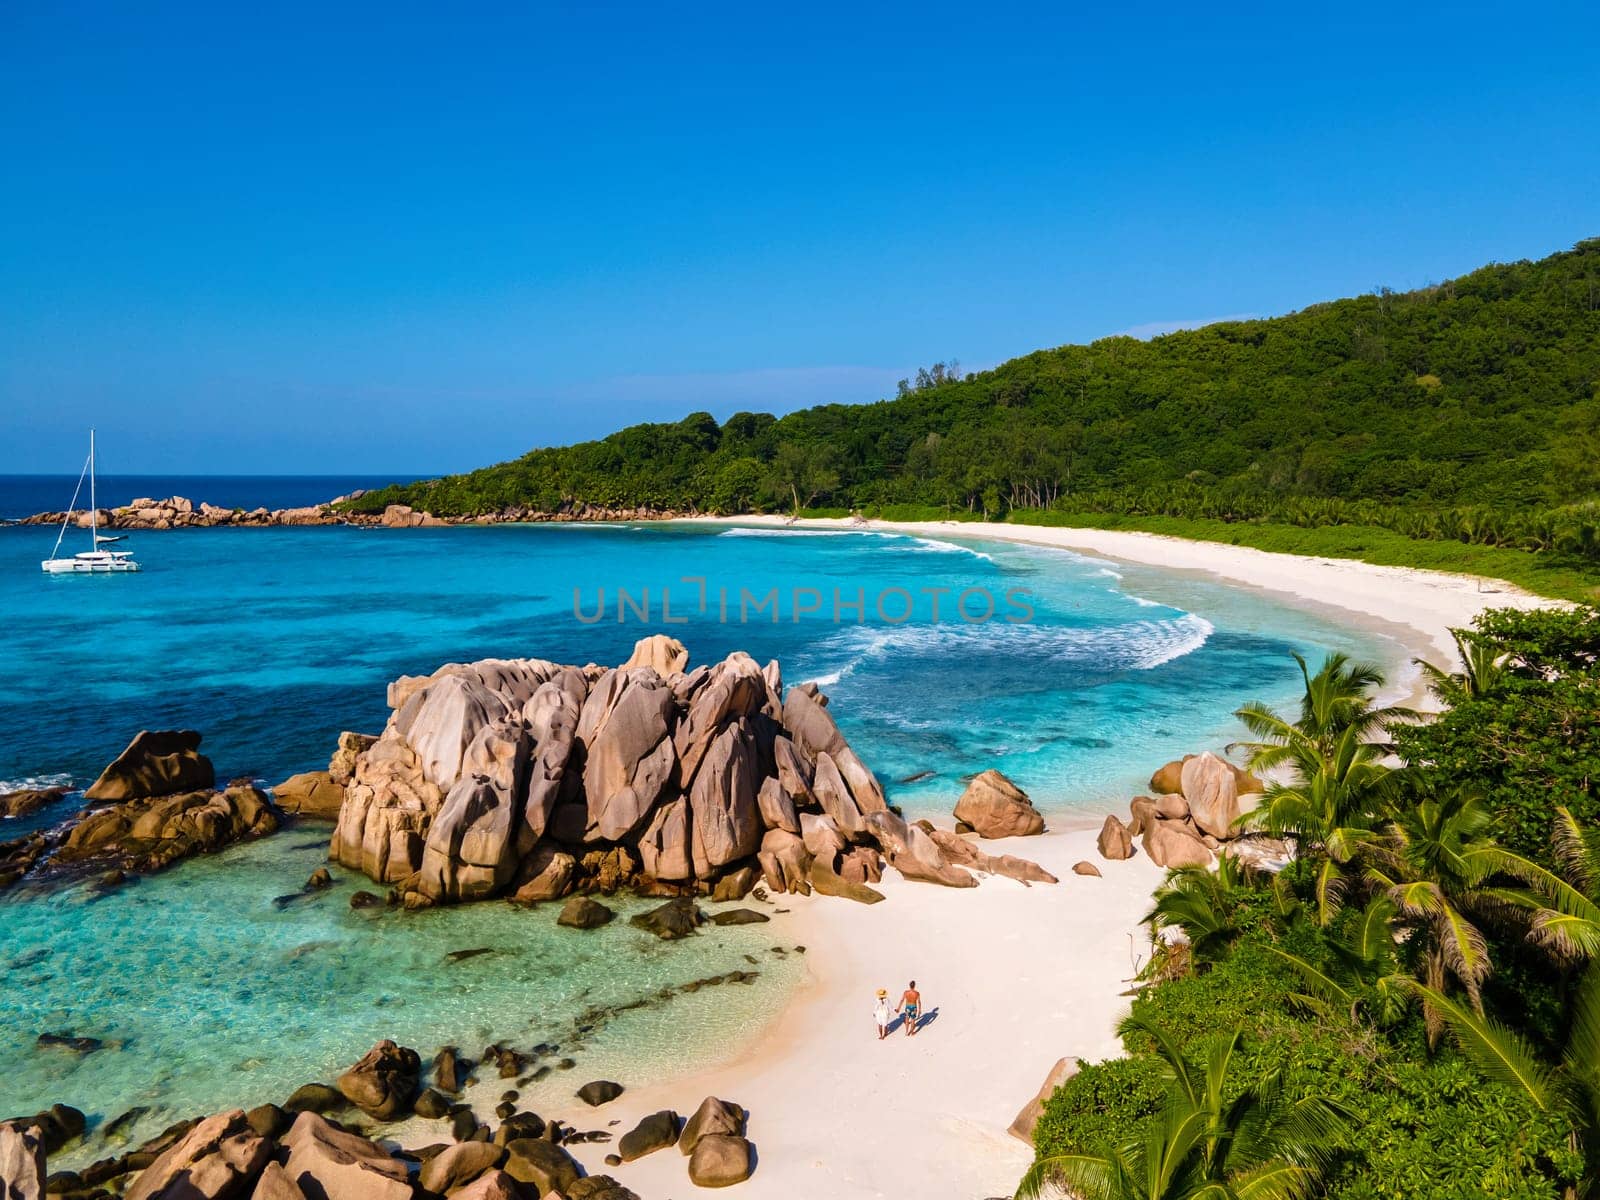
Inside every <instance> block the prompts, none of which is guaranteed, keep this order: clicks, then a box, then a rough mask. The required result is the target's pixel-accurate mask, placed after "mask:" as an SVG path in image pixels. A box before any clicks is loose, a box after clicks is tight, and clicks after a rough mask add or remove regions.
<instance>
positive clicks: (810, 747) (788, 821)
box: [279, 635, 1054, 908]
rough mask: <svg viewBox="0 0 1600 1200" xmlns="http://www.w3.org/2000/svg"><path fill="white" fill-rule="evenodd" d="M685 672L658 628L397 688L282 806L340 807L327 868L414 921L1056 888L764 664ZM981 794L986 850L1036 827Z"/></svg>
mask: <svg viewBox="0 0 1600 1200" xmlns="http://www.w3.org/2000/svg"><path fill="white" fill-rule="evenodd" d="M687 665H688V652H687V651H686V650H685V649H684V647H683V646H682V644H681V643H679V642H677V641H675V640H673V639H671V638H667V637H665V636H662V635H656V636H654V637H650V638H646V639H644V640H643V641H641V642H640V643H639V644H638V645H637V646H636V647H635V649H634V653H633V656H632V657H631V658H630V659H629V660H628V661H627V662H626V663H623V664H622V665H621V666H619V667H616V668H608V667H601V666H596V665H594V664H590V665H588V666H584V667H575V666H562V665H560V664H557V663H552V662H547V661H544V660H542V659H515V660H502V659H491V660H485V661H483V662H476V663H468V664H451V665H449V666H445V667H441V668H440V669H439V670H438V671H436V672H434V673H433V674H432V675H429V676H422V677H415V676H407V677H403V678H401V679H398V680H396V681H395V682H394V683H392V684H391V685H390V687H389V697H388V699H389V706H390V708H391V710H392V715H391V717H390V719H389V722H388V725H387V726H386V727H385V728H384V730H383V732H382V733H381V734H380V735H378V736H377V737H363V736H361V735H356V734H345V735H343V736H342V737H341V739H340V742H339V747H338V749H337V750H336V751H335V754H334V757H333V761H332V762H330V764H329V769H328V771H327V772H314V773H311V774H308V775H300V776H295V777H294V778H292V779H290V780H288V781H286V782H285V784H284V785H283V787H282V788H280V789H279V797H280V800H281V802H282V803H283V804H284V805H285V806H286V807H289V808H291V809H293V810H295V811H298V812H300V813H302V814H304V815H321V816H329V815H332V814H334V813H335V812H336V813H337V827H336V829H335V831H334V834H333V839H332V844H331V848H330V854H331V857H333V858H334V859H336V860H337V861H338V862H340V863H341V864H343V865H344V866H347V867H350V868H352V869H354V870H359V871H361V872H362V873H364V874H365V875H367V876H368V877H370V878H372V879H374V880H376V881H378V882H380V883H385V884H389V885H391V886H392V888H393V889H394V893H395V896H396V898H397V899H398V900H399V901H400V902H402V903H404V904H405V905H406V906H407V907H411V908H421V907H428V906H431V905H434V904H439V903H451V902H457V901H464V900H479V899H484V898H487V897H492V896H502V895H508V896H511V897H512V898H514V899H516V900H519V901H522V902H529V903H531V902H536V901H541V900H554V899H560V898H562V897H564V896H567V895H569V894H571V893H572V892H575V891H601V892H606V893H610V892H614V891H616V890H618V889H619V888H622V887H633V888H635V889H636V890H639V891H641V892H643V893H644V894H647V895H662V896H674V895H687V894H691V893H694V892H699V893H702V894H713V895H715V897H716V898H718V899H724V900H735V899H739V898H740V897H742V896H743V895H744V894H745V893H746V892H748V891H749V890H750V888H751V887H753V886H754V885H755V884H756V882H757V881H758V880H765V882H766V884H767V886H768V887H769V888H770V889H772V890H773V891H775V892H801V893H808V892H810V891H812V890H813V889H815V890H817V891H820V892H823V893H824V894H828V895H840V896H847V897H850V898H852V899H856V900H860V901H863V902H867V903H871V902H874V901H876V900H878V899H881V894H880V893H878V892H877V891H876V890H874V889H873V888H872V887H871V886H870V885H871V883H874V882H876V881H877V880H879V879H880V878H881V877H882V872H883V869H884V866H885V864H886V863H887V865H888V866H890V867H893V868H894V869H896V870H897V871H899V872H900V873H901V874H902V875H904V876H905V877H907V878H909V879H918V880H924V881H927V882H933V883H939V884H943V885H945V886H949V887H971V886H973V885H974V884H975V883H976V879H975V877H974V875H973V873H972V871H974V870H976V871H979V872H992V873H1001V874H1009V875H1012V876H1013V877H1015V878H1023V879H1026V880H1039V881H1044V882H1054V880H1053V878H1052V877H1050V876H1049V875H1048V874H1047V873H1045V872H1043V871H1041V870H1040V869H1039V868H1038V867H1036V866H1034V865H1033V864H1031V863H1024V862H1022V860H1019V859H1012V858H1010V856H1001V857H998V858H997V857H992V856H989V855H986V854H983V853H982V852H980V851H978V850H977V849H976V847H973V846H971V845H970V844H968V843H967V842H965V841H964V840H962V839H960V838H959V837H957V836H956V835H955V834H951V833H948V832H945V833H944V834H943V837H942V838H941V837H940V836H938V835H939V833H940V831H936V830H934V829H933V828H932V826H931V825H926V823H920V822H919V823H917V824H908V823H907V822H906V821H905V820H904V819H902V818H901V817H900V816H899V815H898V814H897V813H896V812H894V811H893V810H891V809H890V807H889V806H888V804H887V803H886V801H885V799H884V793H883V789H882V787H881V786H880V785H879V783H878V780H877V778H876V777H875V776H874V775H873V773H872V771H871V770H869V769H868V767H867V766H866V764H865V763H863V762H862V761H861V759H860V758H859V757H858V756H857V755H856V753H855V752H854V751H853V750H852V749H851V748H850V746H849V744H848V742H847V741H846V740H845V738H844V735H843V734H841V733H840V731H839V727H838V726H837V725H836V724H835V723H834V720H833V717H832V716H831V715H830V714H829V712H828V707H827V706H828V700H827V697H826V696H824V695H822V694H821V693H820V692H819V691H818V690H817V689H816V687H815V686H814V685H811V684H802V685H800V686H798V687H792V688H789V689H787V691H785V689H784V687H783V683H782V678H781V673H780V669H779V666H778V664H777V663H776V662H771V663H768V664H767V665H766V667H764V668H763V667H761V666H758V665H757V664H756V662H755V661H754V660H753V659H751V658H750V657H749V656H748V655H746V654H743V653H737V652H736V653H734V654H731V655H729V656H728V657H727V658H726V659H724V660H723V661H721V662H719V663H716V664H715V665H712V666H701V667H697V668H695V669H694V670H692V671H690V670H687V669H686V668H687ZM980 781H981V784H980ZM980 781H975V783H974V787H973V788H971V789H969V792H968V797H964V798H963V803H964V804H966V805H967V806H968V809H969V810H970V813H971V815H973V816H974V818H975V819H977V820H979V821H983V822H989V821H991V820H992V821H994V822H996V823H997V827H996V828H995V829H994V830H993V831H992V832H991V836H996V835H1000V834H1014V833H1023V832H1038V831H1039V830H1040V829H1042V828H1043V822H1042V821H1041V820H1039V819H1038V814H1037V813H1036V812H1035V811H1034V810H1033V808H1032V806H1031V805H1030V804H1028V803H1027V798H1026V796H1024V795H1022V794H1021V793H1020V791H1018V790H1017V789H1016V788H1015V787H1014V786H1013V785H1011V784H1010V782H1009V781H1008V780H1005V778H1004V777H1003V776H1000V775H998V774H997V773H995V772H987V773H985V775H984V776H981V777H980ZM969 797H970V800H969ZM336 801H337V804H336V803H335V802H336ZM968 868H970V870H969V869H968Z"/></svg>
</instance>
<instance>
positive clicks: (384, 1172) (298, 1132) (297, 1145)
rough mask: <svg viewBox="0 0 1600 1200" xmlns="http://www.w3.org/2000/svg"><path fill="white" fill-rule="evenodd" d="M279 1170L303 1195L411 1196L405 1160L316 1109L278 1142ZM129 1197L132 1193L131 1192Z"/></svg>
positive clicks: (404, 1199) (330, 1198) (351, 1198)
mask: <svg viewBox="0 0 1600 1200" xmlns="http://www.w3.org/2000/svg"><path fill="white" fill-rule="evenodd" d="M279 1157H280V1159H281V1161H282V1164H283V1170H284V1174H286V1175H287V1176H288V1177H289V1179H290V1180H291V1181H292V1182H293V1183H294V1184H295V1185H296V1186H297V1187H299V1188H300V1190H301V1191H302V1192H304V1193H305V1195H306V1196H307V1197H326V1200H411V1196H412V1190H411V1184H410V1182H409V1180H408V1172H407V1171H406V1167H405V1164H404V1163H402V1162H401V1161H399V1160H398V1159H395V1158H391V1157H389V1155H387V1154H385V1153H384V1152H383V1150H382V1149H380V1148H379V1147H378V1146H375V1145H374V1144H373V1143H372V1142H370V1141H368V1140H367V1139H366V1138H364V1137H360V1136H358V1135H357V1134H353V1133H346V1132H345V1131H344V1130H342V1129H337V1128H335V1127H334V1126H333V1125H330V1124H329V1123H328V1122H327V1121H325V1120H323V1118H321V1117H319V1116H317V1115H316V1114H315V1113H301V1114H300V1115H299V1116H298V1117H296V1118H295V1122H294V1124H293V1125H292V1126H291V1127H290V1129H289V1132H288V1133H287V1134H285V1135H284V1137H283V1141H282V1143H281V1145H280V1147H279ZM130 1200H131V1196H130Z"/></svg>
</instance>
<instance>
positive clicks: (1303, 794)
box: [1244, 725, 1395, 925]
mask: <svg viewBox="0 0 1600 1200" xmlns="http://www.w3.org/2000/svg"><path fill="white" fill-rule="evenodd" d="M1294 749H1295V750H1296V751H1297V752H1298V757H1297V759H1296V760H1295V771H1294V777H1293V779H1292V781H1291V782H1288V783H1281V782H1276V781H1275V782H1273V783H1269V784H1268V785H1267V789H1266V791H1265V792H1264V793H1263V794H1262V797H1261V803H1260V805H1259V806H1258V807H1257V808H1256V809H1255V810H1254V811H1253V812H1251V813H1249V814H1247V815H1246V816H1245V818H1244V823H1245V825H1246V826H1248V827H1250V828H1254V829H1260V830H1264V831H1265V832H1267V833H1270V834H1272V835H1273V836H1275V837H1289V838H1293V839H1294V841H1295V845H1296V852H1297V853H1298V854H1301V855H1311V856H1312V857H1313V858H1314V865H1315V872H1316V882H1315V887H1316V899H1317V918H1318V920H1319V921H1320V922H1321V923H1322V924H1324V925H1326V924H1328V923H1329V922H1331V921H1332V920H1333V918H1334V916H1336V915H1337V914H1338V912H1339V909H1340V908H1341V907H1342V905H1343V903H1344V897H1345V892H1346V890H1347V888H1348V886H1349V882H1350V876H1351V874H1352V868H1353V866H1354V864H1355V863H1356V861H1357V859H1358V857H1359V856H1360V854H1361V853H1362V851H1363V850H1365V849H1366V848H1367V847H1369V846H1371V845H1373V844H1374V843H1375V842H1376V841H1377V840H1378V837H1379V831H1378V823H1379V820H1380V814H1381V813H1382V812H1383V811H1384V810H1385V809H1386V808H1387V806H1388V803H1389V800H1390V797H1391V795H1392V793H1393V791H1394V786H1395V784H1394V779H1393V774H1394V773H1393V772H1392V771H1391V770H1390V769H1389V767H1387V766H1386V765H1385V764H1384V763H1383V762H1382V759H1383V757H1384V748H1383V747H1382V746H1380V745H1378V744H1377V743H1376V742H1367V741H1363V740H1361V737H1360V732H1359V730H1358V728H1357V727H1356V726H1354V725H1352V726H1349V727H1347V728H1346V729H1345V730H1344V731H1343V732H1342V733H1340V734H1339V735H1338V736H1337V738H1336V739H1334V741H1333V742H1332V744H1331V746H1330V747H1329V748H1328V750H1327V751H1326V753H1325V752H1324V751H1323V750H1322V749H1321V748H1320V747H1318V746H1316V745H1314V744H1312V743H1311V742H1310V741H1309V740H1307V741H1304V742H1301V743H1300V744H1299V745H1298V746H1296V747H1295V748H1294Z"/></svg>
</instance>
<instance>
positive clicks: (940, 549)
mask: <svg viewBox="0 0 1600 1200" xmlns="http://www.w3.org/2000/svg"><path fill="white" fill-rule="evenodd" d="M883 536H885V537H894V536H896V535H895V534H885V535H883ZM911 540H912V541H913V542H914V543H916V546H915V548H916V549H917V550H925V551H929V552H932V553H935V554H970V555H972V557H973V558H981V559H983V561H984V562H993V561H994V559H993V558H991V557H989V555H987V554H985V553H984V552H983V551H982V550H974V549H973V548H972V547H971V546H962V545H960V544H958V543H956V542H941V541H940V540H939V539H938V538H925V537H914V538H912V539H911Z"/></svg>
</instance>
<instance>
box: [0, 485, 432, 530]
mask: <svg viewBox="0 0 1600 1200" xmlns="http://www.w3.org/2000/svg"><path fill="white" fill-rule="evenodd" d="M413 478H414V476H410V475H399V476H396V475H100V476H99V477H98V478H97V479H96V480H95V500H96V502H97V503H98V504H99V505H100V507H101V508H116V507H118V506H119V505H123V504H127V503H128V502H129V501H130V500H135V499H137V498H139V497H141V496H143V497H148V498H149V499H151V500H162V499H165V498H166V497H168V496H184V497H187V498H188V499H190V500H193V501H194V503H195V506H196V507H199V505H200V503H201V502H202V501H204V502H205V503H207V504H215V505H217V506H218V507H219V508H245V509H251V508H304V507H305V506H307V505H310V504H321V503H323V502H324V501H326V500H332V499H333V498H334V497H335V496H347V495H349V494H350V493H351V492H353V491H356V490H358V489H360V490H365V491H370V490H371V489H373V488H380V487H383V486H384V485H385V484H390V483H408V482H410V481H411V480H412V479H413ZM77 485H78V477H77V476H76V475H0V521H15V520H17V519H18V518H20V517H30V516H32V515H33V514H34V513H41V512H61V511H63V510H64V509H65V508H66V507H67V505H68V504H69V503H70V502H71V500H72V493H73V489H74V488H76V487H77ZM78 507H79V508H88V507H89V484H88V481H87V480H85V481H84V484H83V494H82V496H81V497H80V498H79V500H78Z"/></svg>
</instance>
